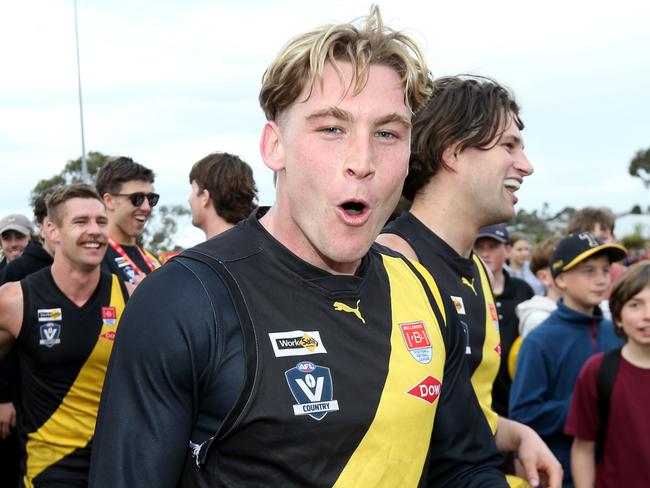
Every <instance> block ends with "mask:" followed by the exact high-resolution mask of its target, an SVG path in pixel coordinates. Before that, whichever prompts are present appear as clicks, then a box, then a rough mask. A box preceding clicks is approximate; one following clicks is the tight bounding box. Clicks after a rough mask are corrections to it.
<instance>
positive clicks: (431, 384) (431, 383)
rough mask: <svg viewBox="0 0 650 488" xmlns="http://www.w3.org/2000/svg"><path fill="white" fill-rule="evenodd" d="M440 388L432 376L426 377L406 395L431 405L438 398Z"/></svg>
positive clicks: (438, 382) (439, 384)
mask: <svg viewBox="0 0 650 488" xmlns="http://www.w3.org/2000/svg"><path fill="white" fill-rule="evenodd" d="M441 386H442V384H441V383H440V381H438V380H437V379H436V378H434V377H433V376H427V377H426V378H424V379H423V380H422V381H420V382H419V383H418V384H417V385H415V386H414V387H413V388H411V389H410V390H409V391H407V392H406V393H408V394H409V395H413V396H414V397H417V398H420V399H422V400H424V401H425V402H428V403H430V404H433V402H435V401H436V400H437V399H438V397H439V396H440V387H441Z"/></svg>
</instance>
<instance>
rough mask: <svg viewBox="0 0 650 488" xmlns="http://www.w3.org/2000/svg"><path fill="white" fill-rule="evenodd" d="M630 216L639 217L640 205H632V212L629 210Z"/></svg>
mask: <svg viewBox="0 0 650 488" xmlns="http://www.w3.org/2000/svg"><path fill="white" fill-rule="evenodd" d="M630 213H631V214H632V215H641V205H634V206H633V207H632V210H630Z"/></svg>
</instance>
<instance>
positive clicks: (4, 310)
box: [0, 282, 23, 359]
mask: <svg viewBox="0 0 650 488" xmlns="http://www.w3.org/2000/svg"><path fill="white" fill-rule="evenodd" d="M22 322H23V290H22V288H21V287H20V283H19V282H11V283H6V284H4V285H3V286H2V287H0V359H2V358H3V357H4V356H5V355H6V354H7V352H8V351H9V349H11V345H12V344H13V342H14V340H15V339H16V337H18V334H19V333H20V327H21V325H22Z"/></svg>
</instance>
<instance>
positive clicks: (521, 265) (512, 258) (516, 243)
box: [504, 232, 545, 295]
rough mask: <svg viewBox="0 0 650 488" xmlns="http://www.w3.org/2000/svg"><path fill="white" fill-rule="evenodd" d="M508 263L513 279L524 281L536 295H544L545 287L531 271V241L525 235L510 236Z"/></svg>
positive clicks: (514, 234)
mask: <svg viewBox="0 0 650 488" xmlns="http://www.w3.org/2000/svg"><path fill="white" fill-rule="evenodd" d="M508 247H509V249H510V252H509V253H508V263H507V264H505V265H504V267H505V269H506V270H507V271H508V274H509V275H510V276H511V277H513V278H519V279H520V280H524V281H525V282H526V283H528V284H529V285H530V287H531V288H532V289H533V291H534V292H535V295H544V291H545V290H544V285H542V284H541V283H540V281H539V280H538V279H537V277H536V276H535V274H534V273H533V272H532V270H531V269H530V263H529V261H528V259H529V257H530V241H529V240H528V237H526V236H525V235H524V234H520V233H518V232H513V233H512V234H510V235H509V236H508Z"/></svg>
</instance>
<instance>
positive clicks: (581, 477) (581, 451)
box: [571, 437, 596, 488]
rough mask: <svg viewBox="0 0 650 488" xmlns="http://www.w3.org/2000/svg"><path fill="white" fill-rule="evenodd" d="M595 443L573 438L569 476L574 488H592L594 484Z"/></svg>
mask: <svg viewBox="0 0 650 488" xmlns="http://www.w3.org/2000/svg"><path fill="white" fill-rule="evenodd" d="M595 450H596V443H595V442H594V441H587V440H585V439H580V438H579V437H574V439H573V444H572V445H571V476H572V477H573V484H574V485H575V488H593V487H594V485H595V484H596V456H595Z"/></svg>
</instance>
